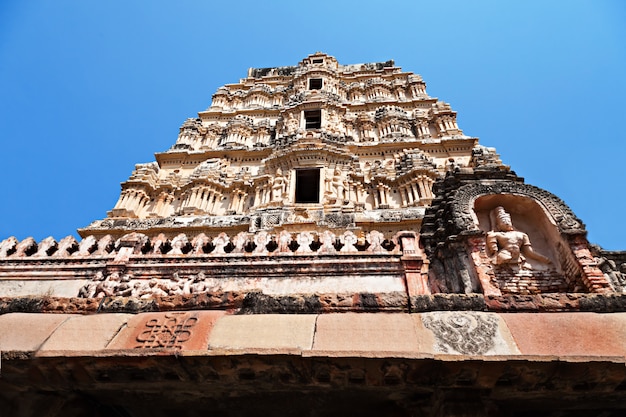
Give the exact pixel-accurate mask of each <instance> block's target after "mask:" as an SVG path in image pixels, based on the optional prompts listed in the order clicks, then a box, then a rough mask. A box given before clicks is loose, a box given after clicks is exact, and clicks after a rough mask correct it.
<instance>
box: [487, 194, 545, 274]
mask: <svg viewBox="0 0 626 417" xmlns="http://www.w3.org/2000/svg"><path fill="white" fill-rule="evenodd" d="M491 222H492V229H493V228H495V230H492V231H490V232H489V233H487V250H488V253H489V255H490V256H492V262H493V263H494V264H495V265H504V264H507V265H518V266H523V267H524V268H528V269H531V266H530V264H528V263H527V262H525V260H526V258H530V259H534V260H536V261H539V262H541V263H544V264H550V263H551V261H550V259H548V258H547V257H545V256H543V255H541V254H539V253H537V252H535V251H533V248H532V246H531V244H530V239H529V238H528V235H527V234H526V233H524V232H520V231H518V230H515V228H514V227H513V223H512V221H511V215H510V214H509V213H507V212H506V210H504V208H503V207H500V206H498V207H496V208H495V209H493V210H492V212H491ZM525 257H526V258H525Z"/></svg>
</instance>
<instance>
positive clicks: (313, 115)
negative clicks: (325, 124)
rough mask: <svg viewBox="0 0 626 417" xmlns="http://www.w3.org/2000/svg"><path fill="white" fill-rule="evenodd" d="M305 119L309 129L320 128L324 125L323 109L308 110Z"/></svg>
mask: <svg viewBox="0 0 626 417" xmlns="http://www.w3.org/2000/svg"><path fill="white" fill-rule="evenodd" d="M304 120H305V121H306V128H307V129H319V128H321V127H322V111H321V110H307V111H305V112H304Z"/></svg>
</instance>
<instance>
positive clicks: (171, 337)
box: [135, 312, 198, 349]
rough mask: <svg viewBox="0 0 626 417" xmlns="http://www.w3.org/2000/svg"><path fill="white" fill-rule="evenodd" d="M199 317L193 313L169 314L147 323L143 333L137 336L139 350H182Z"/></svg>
mask: <svg viewBox="0 0 626 417" xmlns="http://www.w3.org/2000/svg"><path fill="white" fill-rule="evenodd" d="M197 322H198V317H197V316H196V315H194V314H193V313H182V312H180V313H179V312H175V313H167V314H165V316H164V317H163V318H160V319H159V318H155V319H152V320H148V322H146V327H145V330H144V331H143V332H141V333H140V334H139V335H137V343H138V345H137V346H135V348H137V349H155V348H167V349H181V348H182V347H183V345H184V344H185V342H187V341H188V340H189V339H190V338H191V332H192V329H193V327H194V326H195V325H196V324H197Z"/></svg>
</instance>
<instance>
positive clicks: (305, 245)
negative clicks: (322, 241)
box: [296, 232, 313, 253]
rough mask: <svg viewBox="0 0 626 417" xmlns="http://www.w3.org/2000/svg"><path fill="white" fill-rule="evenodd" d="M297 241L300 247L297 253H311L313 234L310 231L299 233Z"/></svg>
mask: <svg viewBox="0 0 626 417" xmlns="http://www.w3.org/2000/svg"><path fill="white" fill-rule="evenodd" d="M296 242H298V245H299V246H298V249H296V253H311V252H313V251H312V250H311V243H313V235H312V234H311V233H309V232H302V233H298V236H297V237H296Z"/></svg>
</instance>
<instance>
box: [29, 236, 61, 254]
mask: <svg viewBox="0 0 626 417" xmlns="http://www.w3.org/2000/svg"><path fill="white" fill-rule="evenodd" d="M56 250H57V242H56V240H54V238H53V237H52V236H48V237H47V238H45V239H43V240H42V241H41V242H39V245H38V250H37V252H36V253H35V254H34V255H33V257H35V258H40V257H42V256H50V255H52V254H53V253H54V251H56Z"/></svg>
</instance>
